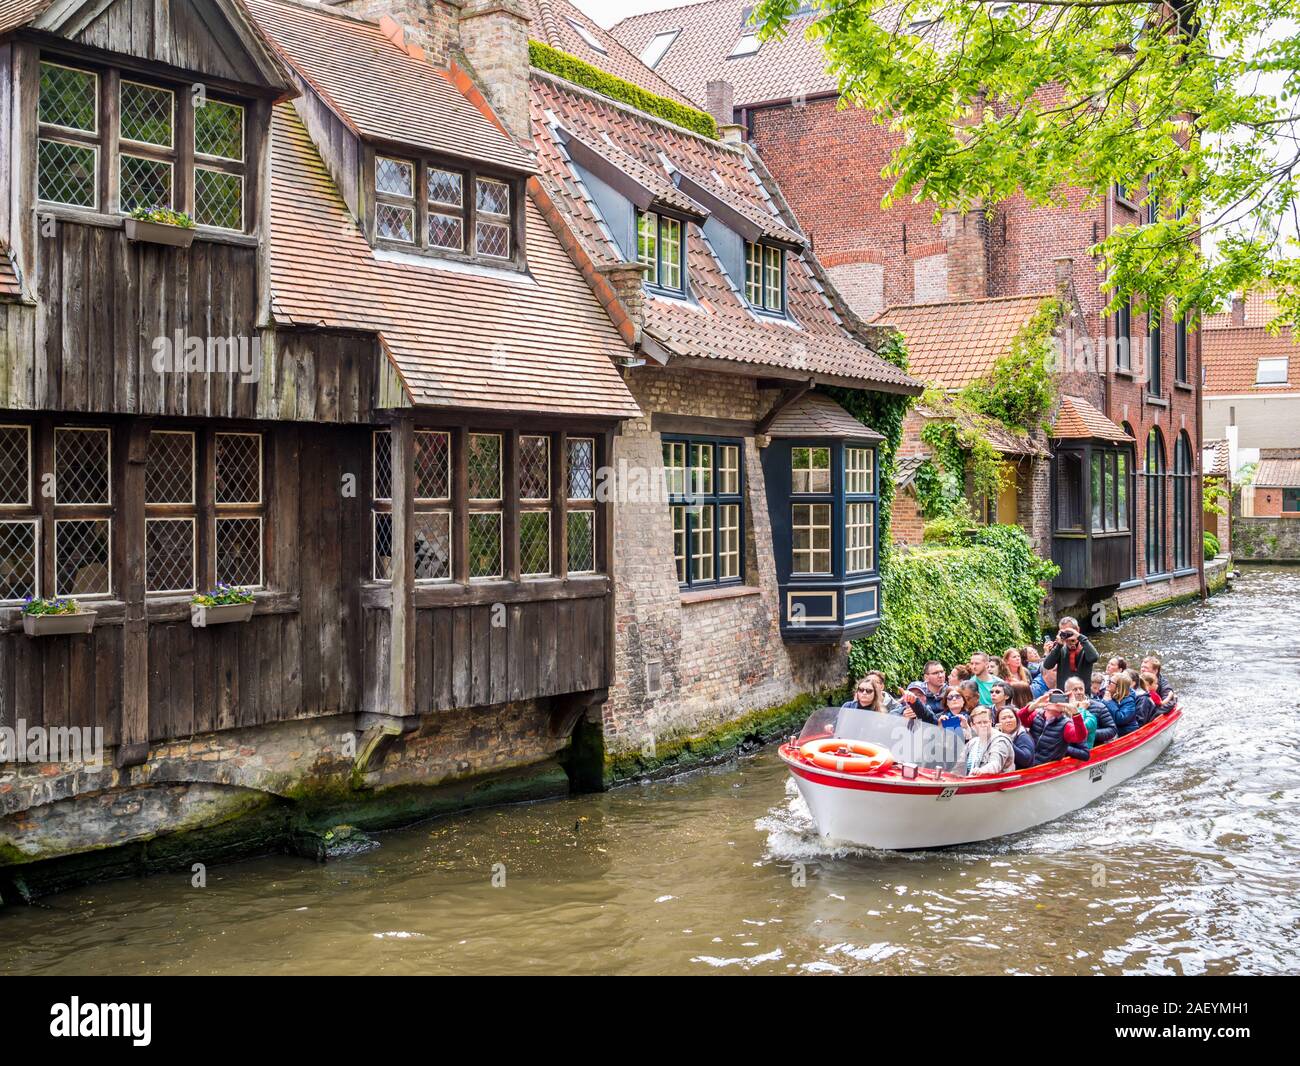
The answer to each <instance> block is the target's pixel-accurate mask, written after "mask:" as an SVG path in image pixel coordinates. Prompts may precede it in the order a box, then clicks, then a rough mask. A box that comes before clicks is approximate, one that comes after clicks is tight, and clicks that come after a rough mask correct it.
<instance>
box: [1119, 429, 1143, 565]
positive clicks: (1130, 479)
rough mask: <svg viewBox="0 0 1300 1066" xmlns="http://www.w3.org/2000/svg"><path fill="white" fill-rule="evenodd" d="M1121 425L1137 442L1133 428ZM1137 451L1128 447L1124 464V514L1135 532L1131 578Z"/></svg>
mask: <svg viewBox="0 0 1300 1066" xmlns="http://www.w3.org/2000/svg"><path fill="white" fill-rule="evenodd" d="M1121 424H1122V426H1123V428H1124V432H1125V433H1127V434H1128V435H1129V436H1130V437H1131V438H1132V439H1133V440H1134V441H1135V442H1136V441H1137V439H1138V437H1137V434H1136V433H1135V432H1134V431H1133V427H1132V426H1131V425H1130V424H1129V423H1128V422H1124V423H1121ZM1136 449H1137V444H1136V443H1134V444H1131V445H1128V446H1127V449H1126V450H1127V451H1128V456H1127V458H1126V462H1125V463H1124V477H1123V488H1124V500H1123V507H1124V513H1125V516H1126V521H1127V522H1128V528H1129V529H1131V530H1133V533H1134V535H1133V536H1132V537H1130V538H1129V569H1128V576H1129V577H1131V578H1132V577H1136V576H1137V553H1138V545H1137V500H1138V470H1139V468H1138V464H1137V454H1136Z"/></svg>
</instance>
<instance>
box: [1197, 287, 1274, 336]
mask: <svg viewBox="0 0 1300 1066" xmlns="http://www.w3.org/2000/svg"><path fill="white" fill-rule="evenodd" d="M1275 292H1276V290H1275V289H1274V288H1273V287H1272V286H1264V287H1262V288H1259V289H1256V290H1254V291H1253V292H1249V293H1247V294H1246V298H1245V307H1244V308H1243V311H1244V312H1245V320H1244V322H1243V323H1242V325H1244V326H1267V325H1268V324H1269V323H1270V322H1272V321H1273V319H1275V318H1277V314H1278V310H1279V308H1278V306H1277V301H1276V300H1275V299H1274V296H1275ZM1201 328H1202V329H1232V328H1234V327H1233V323H1232V308H1231V307H1229V308H1228V309H1227V310H1226V311H1220V312H1219V313H1218V314H1217V315H1206V316H1205V318H1204V320H1203V322H1202V327H1201ZM1237 328H1240V327H1237Z"/></svg>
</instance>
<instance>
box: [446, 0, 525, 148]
mask: <svg viewBox="0 0 1300 1066" xmlns="http://www.w3.org/2000/svg"><path fill="white" fill-rule="evenodd" d="M528 22H529V18H528V14H527V12H526V11H525V10H524V5H523V0H465V5H464V7H463V8H462V9H461V13H460V47H461V51H462V53H463V54H464V57H465V60H466V61H467V62H468V64H469V67H470V70H471V72H472V73H473V74H474V76H475V78H476V79H477V80H478V83H479V84H480V85H481V86H483V91H484V94H485V95H486V96H487V98H488V100H489V102H490V103H491V104H492V107H493V109H494V110H495V111H496V113H497V115H498V116H499V117H500V119H501V121H502V122H503V123H505V126H506V129H508V130H509V131H510V132H511V133H512V134H514V135H515V137H516V138H518V139H519V140H521V141H527V140H529V139H531V137H532V132H531V128H530V124H529V118H528V70H529V62H528Z"/></svg>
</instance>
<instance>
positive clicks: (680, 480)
mask: <svg viewBox="0 0 1300 1066" xmlns="http://www.w3.org/2000/svg"><path fill="white" fill-rule="evenodd" d="M664 479H665V481H666V482H667V488H668V493H669V495H672V496H684V495H685V494H686V444H685V442H684V441H665V442H664Z"/></svg>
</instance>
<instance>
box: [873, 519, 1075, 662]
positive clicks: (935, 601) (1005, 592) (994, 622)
mask: <svg viewBox="0 0 1300 1066" xmlns="http://www.w3.org/2000/svg"><path fill="white" fill-rule="evenodd" d="M1058 572H1059V570H1058V568H1057V567H1056V566H1055V565H1054V564H1052V563H1049V562H1045V561H1044V560H1042V559H1040V558H1039V557H1038V556H1037V555H1035V554H1034V551H1033V549H1032V547H1031V546H1030V544H1029V538H1028V537H1027V536H1026V535H1025V532H1024V530H1022V529H1020V527H1019V526H981V527H979V528H978V529H973V530H963V531H961V532H960V533H959V534H958V535H957V537H956V542H954V543H943V544H930V545H927V546H925V547H922V548H916V549H912V550H910V551H906V552H897V553H895V555H894V558H893V561H892V563H891V564H890V566H889V567H888V568H887V569H886V570H885V572H884V575H883V587H882V600H883V603H884V605H885V610H884V618H883V621H882V622H881V623H880V628H879V629H877V630H876V631H875V633H873V634H872V635H871V636H869V637H866V638H864V639H863V640H859V641H856V642H855V643H854V645H853V648H852V650H851V651H850V653H849V667H850V671H851V672H852V674H853V676H854V677H860V676H861V675H862V674H864V673H865V672H866V671H867V670H880V671H881V672H882V673H883V674H884V675H885V679H886V681H887V682H888V683H889V685H890V686H894V687H896V686H901V685H906V684H908V683H909V682H911V681H915V680H917V679H918V678H920V677H921V674H922V670H923V668H924V666H925V664H926V662H927V661H928V660H930V659H938V660H939V661H940V662H942V663H943V664H944V666H945V667H948V668H949V669H951V668H952V666H954V665H955V664H956V663H962V662H966V661H968V660H969V658H970V654H971V652H973V651H986V652H988V653H989V654H990V655H993V654H1001V653H1002V652H1003V651H1005V650H1006V649H1007V648H1008V647H1012V646H1015V647H1020V646H1022V645H1023V644H1025V643H1027V642H1028V641H1030V640H1034V639H1036V637H1037V634H1038V628H1039V623H1038V610H1039V606H1040V604H1041V603H1042V601H1043V597H1044V595H1045V592H1044V586H1043V583H1044V582H1047V581H1050V580H1051V579H1052V578H1053V577H1055V576H1056V574H1057V573H1058Z"/></svg>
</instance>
